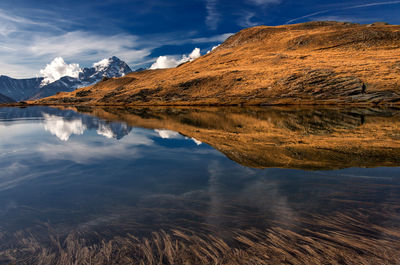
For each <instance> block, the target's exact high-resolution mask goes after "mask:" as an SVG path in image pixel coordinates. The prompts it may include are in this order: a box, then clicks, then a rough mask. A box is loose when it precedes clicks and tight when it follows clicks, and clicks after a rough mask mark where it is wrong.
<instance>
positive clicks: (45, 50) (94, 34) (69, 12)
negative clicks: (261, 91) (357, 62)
mask: <svg viewBox="0 0 400 265" xmlns="http://www.w3.org/2000/svg"><path fill="white" fill-rule="evenodd" d="M399 13H400V1H384V0H383V1H378V0H369V1H368V0H356V1H348V0H346V1H345V0H332V1H321V0H303V1H298V0H240V1H236V0H173V1H172V0H171V1H168V0H146V1H139V0H101V1H98V0H68V1H61V0H1V1H0V75H7V76H11V77H14V78H27V77H37V76H42V75H43V72H45V71H44V69H45V68H46V65H48V64H50V63H51V62H53V63H54V61H53V60H54V59H55V58H60V57H61V58H62V59H63V60H64V61H65V65H66V66H65V67H67V66H68V67H69V68H71V67H75V66H76V64H79V67H90V66H92V65H93V63H95V62H98V61H100V60H102V59H104V58H108V57H111V56H117V57H119V58H120V59H121V60H124V61H125V62H127V63H128V64H129V65H130V66H131V68H132V69H138V68H141V67H150V66H153V68H155V67H154V63H155V62H156V61H157V60H158V61H157V64H158V63H164V64H170V65H173V64H174V63H179V62H180V61H182V60H185V58H191V56H192V55H193V54H198V49H200V54H205V53H206V52H207V51H209V50H211V49H212V48H213V47H214V46H216V45H218V44H220V43H222V42H223V41H224V40H225V39H226V38H227V37H229V36H230V35H231V34H233V33H236V32H238V31H239V30H241V29H243V28H247V27H252V26H257V25H270V26H274V25H282V24H294V23H301V22H307V21H315V20H336V21H348V22H356V23H362V24H368V23H372V22H376V21H385V22H388V23H390V24H400V16H399ZM195 48H198V49H196V50H195ZM160 56H162V57H160ZM59 61H60V60H59V59H58V61H57V62H59ZM41 70H42V71H41Z"/></svg>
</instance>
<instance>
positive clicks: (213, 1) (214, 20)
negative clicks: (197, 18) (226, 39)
mask: <svg viewBox="0 0 400 265" xmlns="http://www.w3.org/2000/svg"><path fill="white" fill-rule="evenodd" d="M206 1H207V2H206V9H207V17H206V25H207V26H208V27H209V28H210V29H212V30H215V29H217V27H218V23H219V19H220V14H219V13H218V11H217V0H206Z"/></svg>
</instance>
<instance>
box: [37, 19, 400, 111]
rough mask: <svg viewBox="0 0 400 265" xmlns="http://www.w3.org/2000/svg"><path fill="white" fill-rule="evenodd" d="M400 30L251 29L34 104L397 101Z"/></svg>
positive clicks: (328, 26) (332, 26) (341, 26)
mask: <svg viewBox="0 0 400 265" xmlns="http://www.w3.org/2000/svg"><path fill="white" fill-rule="evenodd" d="M399 30H400V26H390V25H376V26H372V27H367V26H365V25H357V24H348V23H339V22H338V23H334V22H332V23H318V22H312V23H306V24H299V25H285V26H279V27H266V26H260V27H254V28H249V29H245V30H242V31H240V32H239V33H237V34H236V35H234V36H232V37H231V38H229V39H228V40H227V41H226V42H225V43H224V44H223V45H221V46H220V47H219V48H217V49H216V50H214V51H213V52H211V53H209V54H207V55H204V56H202V57H200V58H199V59H197V60H195V61H193V62H190V63H186V64H184V65H182V66H180V67H177V68H174V69H163V70H149V71H142V72H138V73H131V74H129V75H127V76H126V77H123V78H117V79H112V80H108V81H106V82H101V83H99V84H96V85H94V86H92V87H88V88H83V89H80V90H78V91H76V92H72V93H61V94H60V95H57V96H54V97H52V98H48V99H44V100H39V101H37V102H36V103H40V104H48V103H50V104H51V103H53V104H55V103H56V104H89V105H107V104H113V105H208V104H218V105H235V104H249V105H257V104H317V103H318V104H356V103H372V102H373V103H376V104H380V103H385V104H395V103H396V102H397V103H398V102H399V101H396V100H398V98H399V95H398V94H399V93H398V92H399V85H400V75H399V73H400V61H399V59H398V56H399V54H400V33H399V32H400V31H399ZM338 84H341V85H338ZM363 84H365V85H366V93H365V94H364V93H363V92H362V85H363ZM82 91H85V92H84V93H83V94H84V96H79V95H81V94H79V93H82ZM378 92H379V93H378ZM394 92H395V93H394ZM77 93H78V94H77ZM393 100H395V101H396V102H393Z"/></svg>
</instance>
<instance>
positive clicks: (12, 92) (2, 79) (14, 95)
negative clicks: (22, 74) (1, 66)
mask: <svg viewBox="0 0 400 265" xmlns="http://www.w3.org/2000/svg"><path fill="white" fill-rule="evenodd" d="M42 81H43V78H29V79H15V78H11V77H8V76H4V75H2V76H0V94H2V95H4V96H6V97H8V98H11V99H12V100H13V101H14V102H16V101H21V100H25V99H27V98H29V97H30V96H31V95H35V94H36V93H38V92H39V90H40V83H42Z"/></svg>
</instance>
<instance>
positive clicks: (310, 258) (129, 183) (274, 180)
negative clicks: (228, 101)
mask: <svg viewBox="0 0 400 265" xmlns="http://www.w3.org/2000/svg"><path fill="white" fill-rule="evenodd" d="M78 111H79V112H78ZM399 125H400V124H399V122H398V113H397V112H396V110H379V109H377V110H375V109H367V110H365V109H352V110H326V109H325V110H314V109H308V110H307V109H305V110H304V109H303V110H292V109H270V108H267V109H240V108H239V109H228V108H223V109H217V108H207V109H186V108H180V109H174V108H158V109H118V108H78V109H56V108H48V107H36V108H26V109H14V108H9V109H0V150H1V151H0V157H1V159H0V169H1V170H0V263H5V264H8V263H10V262H14V263H16V264H38V263H40V262H42V263H43V264H62V263H64V264H65V263H67V262H71V263H73V262H75V263H77V264H85V262H86V263H89V264H90V263H95V264H110V263H116V262H119V263H121V264H140V262H145V263H148V264H158V263H159V261H161V263H164V264H184V263H185V262H188V261H189V263H191V264H201V263H204V264H209V263H217V264H254V263H259V264H271V263H277V264H280V263H283V262H290V263H292V264H318V263H338V262H341V263H344V264H354V263H362V262H364V263H365V264H380V263H391V264H396V263H398V262H399V260H400V256H399V253H398V249H399V248H400V245H399V242H400V232H399V231H400V226H399V224H400V206H399V205H400V178H399V176H400V175H399V173H400V170H399V168H397V167H396V166H397V165H399V164H398V161H399V160H398V159H399V158H398V157H399V156H398V154H399V153H398V151H399V149H400V143H399V139H400V137H399V135H400V134H399V131H398V128H399ZM200 141H201V142H202V143H203V144H201V142H200ZM198 144H199V145H198ZM232 160H233V161H232ZM278 166H279V167H282V168H276V167H278ZM364 166H367V167H375V168H362V167H364ZM383 166H391V167H383ZM265 167H268V168H267V169H257V168H265ZM347 167H350V168H347ZM299 168H303V169H313V170H312V171H307V170H299ZM339 168H345V169H339ZM315 169H323V171H321V170H315ZM327 169H335V170H327ZM146 238H147V239H146ZM196 251H197V252H196ZM39 261H40V262H39Z"/></svg>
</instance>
